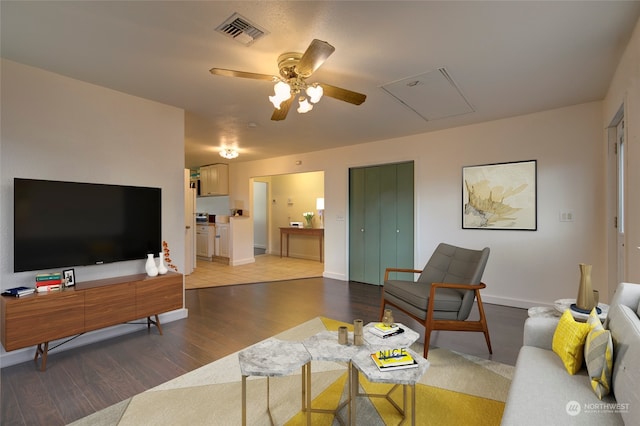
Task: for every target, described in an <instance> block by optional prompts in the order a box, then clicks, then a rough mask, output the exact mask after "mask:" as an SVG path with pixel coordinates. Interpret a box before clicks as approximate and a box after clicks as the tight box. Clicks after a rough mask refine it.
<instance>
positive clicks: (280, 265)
mask: <svg viewBox="0 0 640 426" xmlns="http://www.w3.org/2000/svg"><path fill="white" fill-rule="evenodd" d="M255 259H256V261H255V263H250V264H248V265H239V266H230V265H224V264H222V263H217V262H207V261H206V260H200V259H198V260H197V263H196V269H195V271H194V272H193V273H192V274H191V275H187V276H186V278H185V286H186V289H187V290H188V289H193V288H205V287H217V286H224V285H232V284H248V283H257V282H265V281H280V280H290V279H297V278H311V277H321V276H322V273H323V272H324V263H320V262H318V261H317V260H306V259H297V258H293V257H282V258H281V257H280V256H273V255H269V254H263V255H258V256H255Z"/></svg>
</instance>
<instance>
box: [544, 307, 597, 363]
mask: <svg viewBox="0 0 640 426" xmlns="http://www.w3.org/2000/svg"><path fill="white" fill-rule="evenodd" d="M590 329H591V326H589V324H587V323H580V322H576V320H574V319H573V315H571V312H570V311H569V310H568V309H567V310H566V311H564V313H563V314H562V316H561V317H560V322H558V326H557V327H556V331H555V333H553V345H552V349H553V352H555V353H556V354H557V355H558V356H559V357H560V359H561V360H562V362H563V364H564V366H565V368H566V369H567V372H568V373H569V374H576V373H577V372H578V370H580V368H581V367H582V362H583V361H584V356H583V353H584V341H585V339H586V338H587V334H588V333H589V330H590Z"/></svg>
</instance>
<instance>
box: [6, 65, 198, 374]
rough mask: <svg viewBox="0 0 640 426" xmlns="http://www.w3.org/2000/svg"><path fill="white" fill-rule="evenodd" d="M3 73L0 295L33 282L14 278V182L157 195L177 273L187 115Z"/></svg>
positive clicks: (30, 275) (19, 69)
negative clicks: (146, 190) (113, 187)
mask: <svg viewBox="0 0 640 426" xmlns="http://www.w3.org/2000/svg"><path fill="white" fill-rule="evenodd" d="M0 66H1V71H2V72H1V79H2V80H1V83H2V94H1V96H2V98H1V103H2V109H1V111H0V112H1V120H2V133H1V138H0V141H1V145H0V157H1V158H0V185H1V190H2V194H1V198H0V199H1V201H2V203H1V207H0V282H1V286H2V288H3V289H4V288H9V287H14V286H19V285H26V286H33V284H34V275H35V272H21V273H14V272H13V178H14V177H23V178H34V179H52V180H65V181H76V182H97V183H107V184H123V185H134V186H151V187H160V188H162V238H163V240H166V241H167V242H168V243H169V248H170V249H171V257H172V260H173V263H174V264H175V265H177V266H178V268H179V269H182V268H183V265H184V247H185V237H184V232H185V231H184V201H183V200H184V180H183V171H184V161H183V158H184V111H183V110H181V109H178V108H174V107H170V106H167V105H162V104H159V103H156V102H151V101H148V100H145V99H141V98H137V97H134V96H130V95H127V94H123V93H120V92H116V91H113V90H109V89H105V88H102V87H98V86H95V85H92V84H88V83H84V82H80V81H78V80H73V79H70V78H67V77H63V76H60V75H57V74H53V73H50V72H47V71H43V70H40V69H37V68H33V67H29V66H25V65H21V64H18V63H15V62H12V61H7V60H2V62H0ZM61 201H62V200H61ZM73 202H75V203H81V202H82V200H73ZM44 213H45V214H46V212H44ZM96 226H100V224H99V223H96ZM51 249H52V250H55V247H52V248H51ZM75 272H76V280H77V282H81V281H85V280H92V279H98V278H106V277H113V276H122V275H130V274H137V273H144V259H140V260H139V261H129V262H119V263H114V264H108V265H96V266H85V267H76V268H75ZM3 365H7V364H6V363H4V358H3Z"/></svg>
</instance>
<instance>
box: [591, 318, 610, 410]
mask: <svg viewBox="0 0 640 426" xmlns="http://www.w3.org/2000/svg"><path fill="white" fill-rule="evenodd" d="M587 324H589V325H590V326H591V331H589V334H587V340H586V341H585V343H584V360H585V362H586V364H587V372H588V373H589V377H590V378H591V387H592V388H593V391H594V392H595V393H596V396H597V397H598V398H600V399H602V397H603V396H605V395H608V394H609V392H610V391H611V372H612V370H613V342H612V341H611V333H610V332H609V330H605V329H604V327H603V326H602V323H601V322H600V318H598V314H597V313H596V310H595V308H594V309H593V310H592V311H591V313H590V314H589V319H588V320H587Z"/></svg>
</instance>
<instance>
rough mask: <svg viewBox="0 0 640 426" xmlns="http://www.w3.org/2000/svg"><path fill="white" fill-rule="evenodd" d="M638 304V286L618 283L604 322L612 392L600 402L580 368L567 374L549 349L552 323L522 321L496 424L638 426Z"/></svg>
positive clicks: (639, 326) (639, 332) (536, 320)
mask: <svg viewBox="0 0 640 426" xmlns="http://www.w3.org/2000/svg"><path fill="white" fill-rule="evenodd" d="M639 305H640V284H631V283H622V284H620V285H619V286H618V288H617V289H616V293H615V295H614V297H613V300H612V301H611V304H610V307H609V315H608V317H607V320H606V322H605V328H607V329H609V330H610V331H611V335H612V340H613V373H612V386H613V392H612V394H610V395H608V396H607V397H605V398H604V399H603V400H599V399H598V397H597V396H596V395H595V393H594V392H593V390H592V388H591V384H590V381H589V377H588V375H587V370H586V368H585V367H584V366H583V367H582V369H581V370H580V372H579V373H578V374H576V375H574V376H571V375H569V374H568V373H567V371H566V369H565V367H564V366H563V364H562V361H561V360H560V357H559V356H558V355H556V354H555V353H554V352H553V351H552V350H551V344H552V340H553V334H554V332H555V328H556V325H557V323H558V319H556V318H528V319H527V320H526V322H525V326H524V344H523V346H522V348H521V349H520V353H519V354H518V360H517V362H516V369H515V373H514V377H513V381H512V383H511V387H510V389H509V396H508V398H507V402H506V406H505V411H504V414H503V417H502V425H505V426H511V425H518V426H523V425H535V426H538V425H581V426H582V425H599V426H604V425H624V424H626V425H638V424H640V318H639V316H640V306H639Z"/></svg>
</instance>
